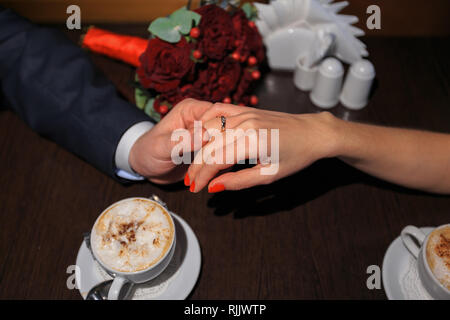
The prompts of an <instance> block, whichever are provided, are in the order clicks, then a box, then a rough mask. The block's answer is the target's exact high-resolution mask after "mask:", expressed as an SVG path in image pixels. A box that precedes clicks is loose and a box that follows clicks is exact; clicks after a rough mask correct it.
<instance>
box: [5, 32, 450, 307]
mask: <svg viewBox="0 0 450 320" xmlns="http://www.w3.org/2000/svg"><path fill="white" fill-rule="evenodd" d="M108 28H110V29H112V30H115V31H122V32H123V33H128V34H136V35H142V36H145V35H146V31H145V30H146V26H108ZM66 33H67V34H68V35H69V37H70V38H72V39H73V40H74V41H76V40H77V39H78V37H79V35H80V33H79V32H68V31H66ZM365 42H366V43H367V45H368V48H369V51H370V53H371V56H370V59H371V61H372V62H373V63H374V65H375V67H376V70H377V86H376V90H375V92H374V95H373V97H372V99H371V101H370V104H369V105H368V106H367V108H365V109H363V110H362V111H358V112H352V111H348V110H346V109H345V108H343V107H342V106H337V107H336V108H334V109H332V110H331V111H332V112H333V113H334V114H335V115H337V116H339V117H341V118H344V119H348V120H355V121H364V122H370V123H377V124H382V125H394V126H402V127H411V128H420V129H429V130H435V131H441V132H450V100H449V91H450V90H449V89H450V85H449V84H450V80H449V76H450V65H449V62H448V52H449V45H448V44H449V39H448V38H446V39H383V38H369V39H365ZM91 56H92V59H93V60H94V62H95V64H96V65H97V66H98V67H99V68H100V69H101V70H103V72H104V73H106V75H107V76H108V77H109V78H110V79H111V80H112V81H113V82H114V83H115V84H116V85H117V87H118V89H119V90H120V91H121V92H122V93H123V94H124V96H125V97H127V98H132V93H133V92H132V90H131V89H130V87H129V81H130V80H131V79H132V76H133V70H132V68H131V67H129V66H126V65H124V64H122V63H119V62H116V61H112V60H110V59H108V58H105V57H101V56H98V55H94V54H92V55H91ZM291 78H292V75H291V74H290V73H277V72H271V73H269V74H267V75H266V76H265V77H264V79H263V80H262V82H261V84H260V86H259V87H258V88H257V91H258V95H259V98H260V102H261V103H260V104H261V105H264V106H267V108H268V109H274V110H280V111H286V112H292V113H305V112H318V111H319V110H318V109H317V108H316V107H314V106H313V105H312V103H311V102H310V100H309V97H308V95H307V94H306V93H304V92H301V91H299V90H297V89H296V88H295V87H294V85H293V83H292V81H291ZM0 150H1V151H0V152H1V157H0V166H1V168H2V174H1V175H0V298H8V299H9V298H14V299H16V298H26V299H35V298H39V299H40V298H44V299H47V298H48V299H80V298H81V297H80V294H79V292H78V291H77V290H69V289H67V287H66V280H67V278H68V276H69V274H67V273H66V271H67V267H68V266H69V265H72V264H75V260H76V255H77V252H78V249H79V247H80V244H81V241H82V236H81V235H82V233H83V232H85V231H87V230H89V229H90V228H91V226H92V224H93V222H94V221H95V219H96V217H97V215H98V214H99V213H100V212H101V211H102V210H103V209H104V208H106V207H107V206H108V205H109V204H111V203H113V202H115V201H118V200H120V199H123V198H126V197H131V196H149V195H151V194H153V193H156V194H158V195H159V196H160V197H161V198H162V199H163V200H164V201H166V202H167V204H168V205H169V207H170V208H171V209H172V210H173V211H174V212H176V213H178V214H179V215H181V216H182V217H184V219H185V220H186V221H187V222H188V223H189V224H190V225H191V227H192V228H193V230H194V231H195V233H196V235H197V237H198V239H199V241H200V245H201V248H202V270H201V274H200V278H199V280H198V283H197V285H196V287H195V288H194V290H193V292H192V293H191V295H190V298H192V299H335V298H343V299H385V298H386V295H385V293H384V291H383V290H382V289H380V290H376V289H375V290H369V289H368V288H367V287H366V280H367V278H368V276H369V275H368V274H367V273H366V269H367V267H368V266H369V265H378V266H380V267H381V265H382V262H383V256H384V253H385V251H386V249H387V248H388V246H389V244H390V243H391V242H392V241H393V240H394V239H395V238H396V237H397V236H398V235H399V233H400V230H401V229H402V228H403V227H404V226H406V225H408V224H412V225H417V226H435V225H439V224H443V223H448V222H449V221H450V197H447V196H439V195H431V194H425V193H422V192H417V191H413V190H408V189H404V188H401V187H397V186H394V185H391V184H388V183H385V182H382V181H380V180H377V179H375V178H372V177H370V176H367V175H365V174H363V173H361V172H359V171H357V170H354V169H352V168H350V167H348V166H347V165H345V164H343V163H342V162H340V161H338V160H335V159H330V160H324V161H319V162H317V163H315V164H314V165H312V166H311V167H309V168H307V169H306V170H304V171H302V172H300V173H298V174H296V175H293V176H291V177H288V178H286V179H283V180H281V181H279V182H276V183H274V184H272V185H269V186H264V187H257V188H254V189H250V190H246V191H242V192H224V193H221V194H217V195H211V194H208V193H207V192H206V191H203V192H201V193H199V194H191V193H190V192H189V191H188V190H187V189H186V188H185V187H184V185H183V184H182V183H180V184H176V185H172V186H166V187H164V186H158V185H154V184H151V183H148V182H147V183H136V184H133V185H131V186H123V185H121V184H119V183H117V182H116V181H114V180H113V179H111V178H109V177H107V176H105V175H103V174H102V173H101V172H99V171H97V170H96V169H95V168H93V167H92V166H91V165H89V164H88V163H85V162H83V161H82V160H80V159H79V158H77V157H75V156H74V155H72V154H71V153H69V152H67V151H66V150H64V149H62V148H60V147H59V146H57V145H56V144H54V143H52V142H50V141H47V140H45V139H43V138H41V137H39V136H38V135H37V134H36V133H34V132H32V131H31V130H30V129H29V128H28V127H27V126H26V125H25V124H24V123H23V122H22V121H21V120H20V119H19V118H18V117H17V116H16V115H14V114H13V113H11V112H10V111H3V112H1V113H0ZM449 152H450V150H449ZM424 165H427V164H426V163H424Z"/></svg>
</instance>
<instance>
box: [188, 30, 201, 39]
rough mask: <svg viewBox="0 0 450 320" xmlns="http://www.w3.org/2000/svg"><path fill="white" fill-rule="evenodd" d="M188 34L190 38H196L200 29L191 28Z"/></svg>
mask: <svg viewBox="0 0 450 320" xmlns="http://www.w3.org/2000/svg"><path fill="white" fill-rule="evenodd" d="M189 35H190V36H191V37H192V38H194V39H196V38H198V37H199V36H200V29H199V28H192V29H191V32H190V33H189Z"/></svg>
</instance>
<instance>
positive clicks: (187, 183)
mask: <svg viewBox="0 0 450 320" xmlns="http://www.w3.org/2000/svg"><path fill="white" fill-rule="evenodd" d="M190 184H191V182H190V181H189V175H188V174H187V173H186V175H185V176H184V185H185V186H186V187H187V186H189V185H190Z"/></svg>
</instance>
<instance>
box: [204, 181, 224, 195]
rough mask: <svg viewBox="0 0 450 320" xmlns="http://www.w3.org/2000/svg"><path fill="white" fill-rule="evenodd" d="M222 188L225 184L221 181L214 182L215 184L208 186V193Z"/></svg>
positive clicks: (219, 190)
mask: <svg viewBox="0 0 450 320" xmlns="http://www.w3.org/2000/svg"><path fill="white" fill-rule="evenodd" d="M223 190H225V186H224V185H223V184H221V183H216V184H215V185H213V186H209V188H208V192H209V193H216V192H221V191H223Z"/></svg>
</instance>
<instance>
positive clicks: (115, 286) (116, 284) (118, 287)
mask: <svg viewBox="0 0 450 320" xmlns="http://www.w3.org/2000/svg"><path fill="white" fill-rule="evenodd" d="M127 282H128V279H125V278H124V277H119V276H118V277H115V278H114V281H113V283H112V284H111V288H110V289H109V292H108V300H119V295H120V291H122V287H123V285H124V284H126V283H127Z"/></svg>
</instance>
